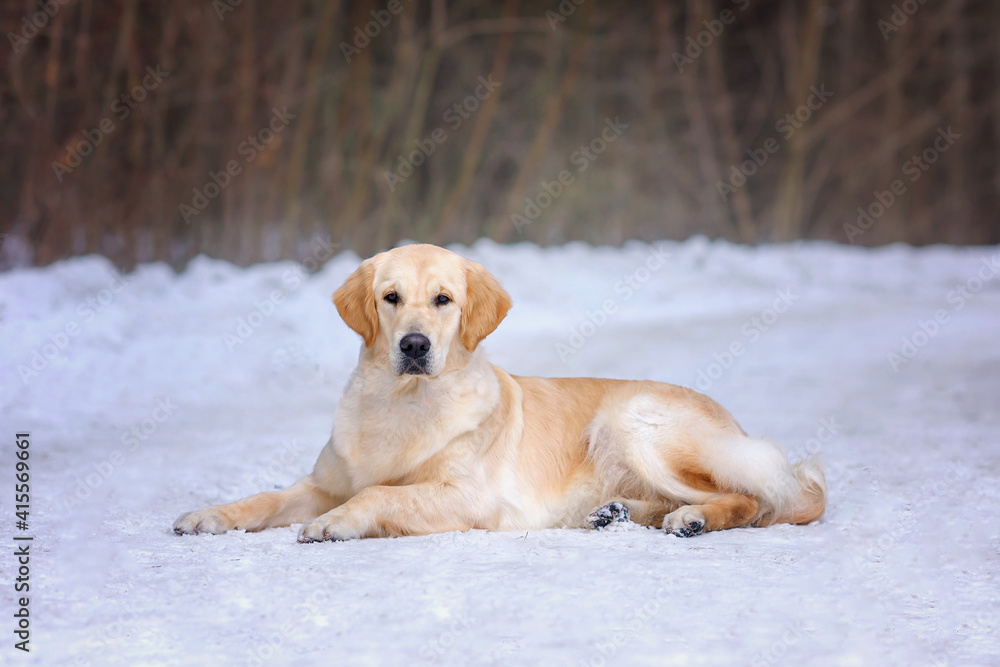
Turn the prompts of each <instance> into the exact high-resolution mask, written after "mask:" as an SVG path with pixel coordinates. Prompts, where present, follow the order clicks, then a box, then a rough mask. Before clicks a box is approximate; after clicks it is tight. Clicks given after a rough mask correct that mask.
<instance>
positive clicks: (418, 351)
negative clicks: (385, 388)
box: [399, 333, 431, 375]
mask: <svg viewBox="0 0 1000 667" xmlns="http://www.w3.org/2000/svg"><path fill="white" fill-rule="evenodd" d="M399 350H400V352H402V353H403V358H402V359H401V362H402V363H401V364H400V371H399V374H400V375H427V364H428V362H429V361H430V357H429V356H428V353H429V352H430V350H431V341H430V340H428V338H427V336H424V335H423V334H417V333H411V334H406V335H405V336H403V338H402V339H400V341H399Z"/></svg>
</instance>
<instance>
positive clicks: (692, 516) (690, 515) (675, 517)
mask: <svg viewBox="0 0 1000 667" xmlns="http://www.w3.org/2000/svg"><path fill="white" fill-rule="evenodd" d="M663 530H665V531H667V532H668V533H670V534H671V535H676V536H677V537H694V536H695V535H700V534H701V533H703V532H705V515H704V514H702V513H701V510H697V509H695V508H693V507H691V506H687V507H682V508H680V509H678V510H675V511H673V512H671V513H670V514H668V515H667V516H665V517H663Z"/></svg>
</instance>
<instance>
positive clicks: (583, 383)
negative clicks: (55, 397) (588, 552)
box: [174, 245, 826, 542]
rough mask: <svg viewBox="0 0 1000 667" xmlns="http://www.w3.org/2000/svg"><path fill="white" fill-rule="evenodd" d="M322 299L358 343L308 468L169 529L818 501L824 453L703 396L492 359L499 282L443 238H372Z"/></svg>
mask: <svg viewBox="0 0 1000 667" xmlns="http://www.w3.org/2000/svg"><path fill="white" fill-rule="evenodd" d="M333 301H334V303H335V304H336V306H337V310H338V311H339V312H340V315H341V317H343V319H344V322H346V323H347V325H348V326H349V327H351V329H353V330H354V331H356V332H357V333H358V334H360V335H361V338H362V339H363V341H364V345H363V346H362V348H361V353H360V357H359V360H358V367H357V369H356V370H355V371H354V374H353V375H352V376H351V378H350V380H349V381H348V383H347V388H346V390H345V393H344V396H343V399H342V400H341V401H340V405H339V406H338V408H337V414H336V419H335V422H334V427H333V434H332V436H331V437H330V441H329V442H328V443H327V445H326V446H325V447H324V448H323V450H322V452H320V455H319V459H318V460H317V461H316V465H315V467H314V468H313V471H312V473H311V474H310V475H307V476H306V477H304V478H302V479H301V480H299V481H298V482H296V483H295V484H293V485H292V486H290V487H289V488H287V489H285V490H283V491H268V492H265V493H260V494H257V495H255V496H251V497H249V498H245V499H243V500H240V501H239V502H235V503H231V504H228V505H217V506H214V507H208V508H205V509H202V510H198V511H196V512H191V513H189V514H185V515H183V516H181V517H180V518H179V519H177V521H176V523H174V531H175V532H177V533H179V534H183V533H201V532H208V533H223V532H225V531H227V530H233V529H243V530H250V531H256V530H262V529H264V528H269V527H272V526H288V525H291V524H295V523H303V524H304V525H303V526H302V528H301V530H300V531H299V534H298V540H299V542H318V541H322V540H352V539H358V538H362V537H384V536H398V535H425V534H429V533H440V532H445V531H451V530H468V529H470V528H481V529H487V530H510V531H514V530H516V531H523V530H534V529H540V528H558V527H588V526H589V527H592V528H601V527H604V526H606V525H608V524H609V523H613V522H625V521H629V520H631V521H634V522H637V523H640V524H643V525H647V526H662V527H663V529H664V530H665V531H666V532H668V533H671V534H673V535H678V536H681V537H690V536H692V535H697V534H699V533H702V532H704V531H709V530H723V529H726V528H733V527H735V526H745V525H755V526H766V525H770V524H773V523H779V522H783V523H797V524H798V523H808V522H810V521H813V520H815V519H818V518H819V517H820V516H822V514H823V511H824V508H825V506H826V483H825V479H824V476H823V472H822V470H821V469H820V467H819V466H818V465H816V464H814V463H811V462H806V463H798V464H795V465H792V464H790V463H789V460H788V456H787V454H786V453H785V451H784V450H783V449H782V448H781V447H780V446H779V445H777V444H775V443H773V442H769V441H767V440H762V439H757V438H751V437H749V436H748V435H747V434H746V433H745V432H744V431H743V429H742V428H740V426H739V424H737V423H736V420H735V419H734V418H733V417H732V415H730V414H729V412H727V411H726V410H725V409H724V408H723V407H722V406H720V405H719V404H717V403H716V402H715V401H713V400H712V399H710V398H708V397H707V396H704V395H702V394H699V393H697V392H695V391H693V390H691V389H685V388H683V387H677V386H674V385H669V384H662V383H659V382H641V381H631V382H630V381H620V380H602V379H591V378H574V379H564V378H558V379H555V378H553V379H548V378H533V377H517V376H513V375H509V374H508V373H506V372H504V371H503V370H502V369H500V368H497V367H496V366H493V365H491V364H490V363H489V362H488V361H487V360H486V357H485V355H484V353H483V351H482V348H480V346H479V344H480V342H481V341H482V340H483V338H485V337H486V336H488V335H489V334H490V333H491V332H493V330H494V329H496V327H497V325H499V324H500V321H501V320H503V319H504V317H505V316H506V315H507V311H508V309H509V308H510V306H511V300H510V297H509V296H508V295H507V292H505V291H504V289H503V288H502V287H501V286H500V283H499V282H497V280H496V278H494V277H493V276H492V275H491V274H490V273H489V272H487V270H486V269H485V268H483V267H482V266H481V265H480V264H477V263H476V262H472V261H470V260H468V259H465V258H463V257H461V256H459V255H457V254H455V253H453V252H450V251H448V250H445V249H443V248H438V247H435V246H429V245H409V246H404V247H400V248H396V249H395V250H390V251H388V252H383V253H380V254H378V255H376V256H375V257H372V258H371V259H368V260H365V261H364V262H362V263H361V266H359V267H358V269H357V270H356V271H355V272H354V273H353V274H352V275H351V276H350V277H349V278H348V279H347V281H346V282H345V283H344V285H343V286H342V287H341V288H340V289H338V290H337V292H336V293H335V294H334V295H333Z"/></svg>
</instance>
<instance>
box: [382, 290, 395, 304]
mask: <svg viewBox="0 0 1000 667" xmlns="http://www.w3.org/2000/svg"><path fill="white" fill-rule="evenodd" d="M382 298H383V299H385V300H386V301H387V302H388V303H392V304H396V303H399V296H398V295H397V294H396V293H395V292H389V293H388V294H386V295H385V296H384V297H382Z"/></svg>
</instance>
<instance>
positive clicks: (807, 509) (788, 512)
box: [774, 459, 826, 523]
mask: <svg viewBox="0 0 1000 667" xmlns="http://www.w3.org/2000/svg"><path fill="white" fill-rule="evenodd" d="M791 472H792V475H793V476H794V478H795V486H796V488H797V493H796V494H795V495H794V496H793V497H792V498H791V502H789V503H787V504H786V505H785V506H784V507H783V508H782V511H781V512H780V513H779V514H777V516H775V518H774V523H809V522H811V521H815V520H816V519H819V518H820V517H821V516H823V512H825V511H826V475H824V474H823V468H822V467H821V466H820V465H819V463H817V462H816V461H814V460H811V459H807V460H805V461H799V462H798V463H795V464H793V465H792V470H791Z"/></svg>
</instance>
